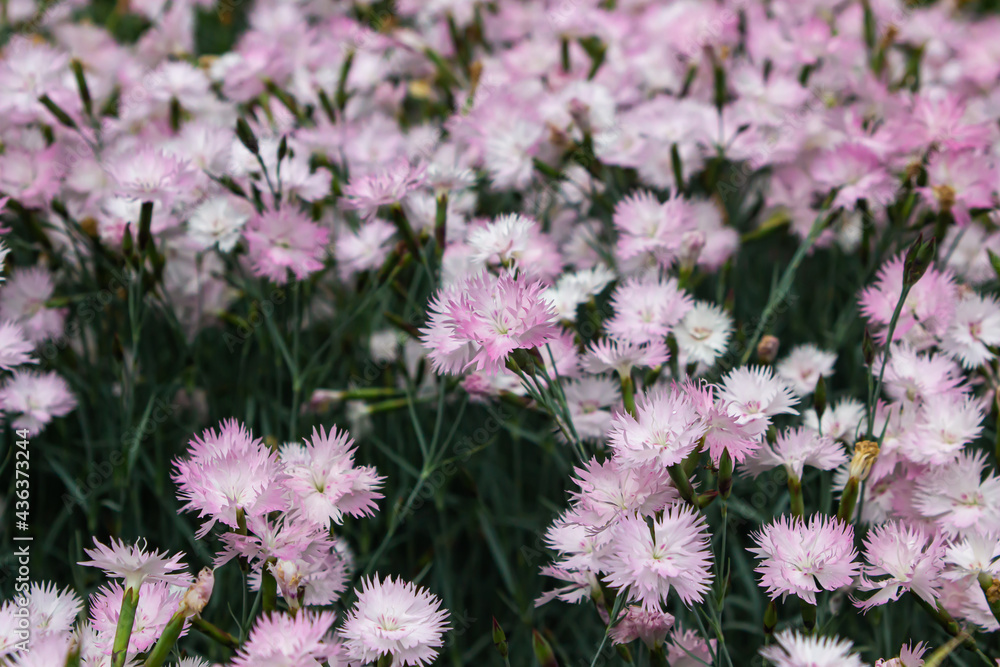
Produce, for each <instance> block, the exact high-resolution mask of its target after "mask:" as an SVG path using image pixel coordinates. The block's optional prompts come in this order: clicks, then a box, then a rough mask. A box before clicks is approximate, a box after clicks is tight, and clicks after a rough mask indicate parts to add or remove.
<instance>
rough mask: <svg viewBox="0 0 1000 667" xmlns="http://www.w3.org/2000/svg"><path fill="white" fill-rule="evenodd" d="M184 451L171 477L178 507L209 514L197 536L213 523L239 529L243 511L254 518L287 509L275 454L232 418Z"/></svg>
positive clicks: (281, 477) (207, 431) (283, 477)
mask: <svg viewBox="0 0 1000 667" xmlns="http://www.w3.org/2000/svg"><path fill="white" fill-rule="evenodd" d="M188 454H189V455H188V456H187V457H185V458H182V459H178V460H177V461H175V463H174V466H175V468H176V471H175V472H174V475H173V479H174V481H175V482H176V483H177V486H178V488H177V497H178V499H180V500H182V501H185V504H184V506H183V507H182V510H183V511H188V512H190V511H197V512H198V516H199V517H202V518H205V517H207V518H208V520H207V521H206V522H205V523H203V524H202V527H201V529H200V530H199V531H198V536H199V537H202V536H204V535H205V534H207V533H208V531H209V530H211V529H212V526H214V525H215V523H216V522H217V521H221V522H222V523H224V524H225V525H227V526H229V527H230V528H234V529H235V528H237V527H238V526H239V519H238V517H239V514H240V513H241V512H242V513H243V514H244V515H245V516H246V517H257V516H263V515H266V514H267V513H269V512H273V511H275V510H283V509H287V507H288V502H289V501H288V498H287V497H286V491H285V487H284V481H285V478H286V475H285V473H284V470H283V465H282V464H281V462H280V461H279V460H278V456H277V454H275V453H274V452H273V451H271V450H270V449H269V448H268V447H267V446H265V445H264V443H263V442H262V441H261V440H259V439H255V438H254V437H253V434H252V433H250V432H249V431H248V430H247V429H246V427H244V426H243V425H242V424H240V423H238V422H237V421H236V420H230V421H225V422H223V423H222V428H221V430H220V431H219V432H216V431H215V430H213V429H208V430H206V431H204V432H203V433H202V434H201V436H199V437H195V438H194V439H193V440H191V442H190V443H189V449H188Z"/></svg>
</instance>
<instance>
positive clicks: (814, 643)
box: [760, 630, 865, 667]
mask: <svg viewBox="0 0 1000 667" xmlns="http://www.w3.org/2000/svg"><path fill="white" fill-rule="evenodd" d="M774 640H775V643H774V644H773V645H771V646H766V647H764V648H762V649H761V651H760V654H761V655H762V656H763V657H765V658H767V659H768V660H770V661H771V662H773V663H774V667H803V666H804V665H809V667H865V663H863V662H862V661H861V658H860V657H859V656H858V655H857V654H856V653H852V652H851V650H852V649H853V648H854V644H852V643H851V642H850V641H849V640H846V639H840V638H838V637H817V636H810V635H802V634H799V633H797V632H795V631H793V630H782V631H781V632H779V633H778V634H777V635H775V637H774Z"/></svg>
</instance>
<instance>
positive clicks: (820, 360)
mask: <svg viewBox="0 0 1000 667" xmlns="http://www.w3.org/2000/svg"><path fill="white" fill-rule="evenodd" d="M836 362H837V353H836V352H826V351H825V350H821V349H819V348H818V347H816V346H815V345H796V346H795V347H794V348H792V351H791V352H789V353H788V356H787V357H785V358H784V359H782V360H781V361H780V362H778V366H777V371H778V377H780V378H781V379H782V380H784V381H785V382H787V383H788V385H789V386H790V387H791V388H792V391H794V392H795V393H796V395H798V396H807V395H809V394H811V393H812V392H813V391H815V390H816V385H817V384H818V383H819V379H820V378H821V377H830V376H831V375H833V365H834V364H835V363H836Z"/></svg>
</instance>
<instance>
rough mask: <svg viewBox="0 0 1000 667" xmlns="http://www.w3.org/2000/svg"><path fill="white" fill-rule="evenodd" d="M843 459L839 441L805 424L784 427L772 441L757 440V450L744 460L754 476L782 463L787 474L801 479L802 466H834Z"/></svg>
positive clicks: (839, 463)
mask: <svg viewBox="0 0 1000 667" xmlns="http://www.w3.org/2000/svg"><path fill="white" fill-rule="evenodd" d="M845 463H847V453H846V452H845V451H844V447H843V445H841V444H840V443H839V442H837V441H836V440H834V439H833V438H830V437H827V436H821V435H819V433H817V432H815V431H811V430H809V429H807V428H796V429H785V430H783V431H782V432H781V434H780V435H778V437H777V439H776V440H775V442H774V444H773V445H772V444H770V443H768V442H766V441H765V442H763V443H761V447H760V450H759V451H758V452H757V453H756V454H755V455H754V457H753V458H750V459H748V460H747V462H746V467H747V472H749V473H750V474H751V475H752V476H754V477H756V476H758V475H760V474H761V473H762V472H764V471H765V470H771V469H772V468H776V467H778V466H784V467H785V470H786V471H787V472H788V475H789V477H794V478H795V479H802V473H803V470H804V469H805V467H806V466H807V465H808V466H812V467H814V468H818V469H820V470H835V469H836V468H838V467H840V466H841V465H843V464H845Z"/></svg>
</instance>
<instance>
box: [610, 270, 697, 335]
mask: <svg viewBox="0 0 1000 667" xmlns="http://www.w3.org/2000/svg"><path fill="white" fill-rule="evenodd" d="M693 304H694V302H693V300H692V299H691V296H690V295H689V294H687V293H686V292H684V291H683V290H682V289H681V288H680V285H679V283H678V282H677V280H676V279H674V278H670V279H669V280H666V281H663V280H659V279H657V278H631V279H629V280H627V281H626V282H625V283H623V284H621V285H619V286H618V287H617V288H615V291H614V292H613V293H612V295H611V305H612V307H613V308H614V311H615V314H614V316H612V318H611V319H610V320H608V322H607V330H608V333H609V334H611V335H612V336H614V337H615V338H619V339H621V340H626V341H629V342H632V343H640V344H641V343H650V342H653V341H657V340H662V339H663V338H665V337H666V336H667V334H669V333H670V332H671V331H672V330H673V328H674V326H676V325H677V323H678V322H680V320H681V318H682V317H684V315H685V314H687V312H688V311H689V310H690V309H691V308H692V306H693Z"/></svg>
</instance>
